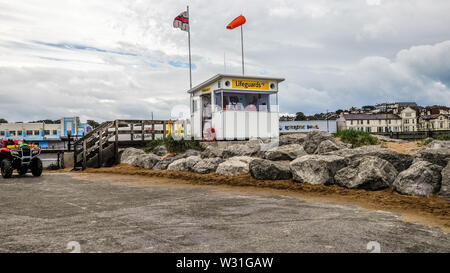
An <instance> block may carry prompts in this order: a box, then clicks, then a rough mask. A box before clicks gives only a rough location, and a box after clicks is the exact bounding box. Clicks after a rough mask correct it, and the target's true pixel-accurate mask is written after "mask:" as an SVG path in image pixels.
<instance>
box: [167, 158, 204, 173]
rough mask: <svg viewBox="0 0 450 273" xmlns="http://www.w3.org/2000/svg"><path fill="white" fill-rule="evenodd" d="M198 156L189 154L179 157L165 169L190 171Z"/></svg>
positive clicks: (197, 160) (198, 159)
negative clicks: (188, 155)
mask: <svg viewBox="0 0 450 273" xmlns="http://www.w3.org/2000/svg"><path fill="white" fill-rule="evenodd" d="M200 160H201V159H200V157H198V156H190V157H186V158H181V159H178V160H175V161H174V162H172V163H171V164H170V165H169V166H168V167H167V170H169V171H192V169H193V167H194V166H195V164H197V163H198V162H199V161H200Z"/></svg>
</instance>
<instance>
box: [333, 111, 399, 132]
mask: <svg viewBox="0 0 450 273" xmlns="http://www.w3.org/2000/svg"><path fill="white" fill-rule="evenodd" d="M345 129H353V130H358V131H365V132H368V133H385V132H402V131H403V125H402V118H401V117H400V116H398V115H395V114H390V113H386V114H384V113H383V114H369V113H367V114H366V113H363V114H343V115H341V117H340V118H339V120H338V130H345Z"/></svg>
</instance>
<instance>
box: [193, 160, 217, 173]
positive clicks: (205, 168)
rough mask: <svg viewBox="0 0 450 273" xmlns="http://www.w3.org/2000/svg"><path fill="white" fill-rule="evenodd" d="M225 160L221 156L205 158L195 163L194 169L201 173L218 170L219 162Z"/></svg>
mask: <svg viewBox="0 0 450 273" xmlns="http://www.w3.org/2000/svg"><path fill="white" fill-rule="evenodd" d="M223 161H224V160H223V159H222V158H220V157H213V158H205V159H202V160H201V161H199V162H198V163H197V164H195V166H194V167H193V168H192V171H193V172H196V173H201V174H206V173H212V172H215V171H216V169H217V167H218V166H219V164H220V163H222V162H223Z"/></svg>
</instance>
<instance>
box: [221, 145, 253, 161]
mask: <svg viewBox="0 0 450 273" xmlns="http://www.w3.org/2000/svg"><path fill="white" fill-rule="evenodd" d="M259 150H260V146H259V145H255V144H250V145H249V144H234V145H230V146H228V147H226V148H224V150H223V153H222V157H223V158H231V157H234V156H254V155H256V154H257V153H258V152H259Z"/></svg>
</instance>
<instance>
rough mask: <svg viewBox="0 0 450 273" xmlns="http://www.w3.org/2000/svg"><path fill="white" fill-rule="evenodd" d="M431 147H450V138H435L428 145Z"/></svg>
mask: <svg viewBox="0 0 450 273" xmlns="http://www.w3.org/2000/svg"><path fill="white" fill-rule="evenodd" d="M427 148H430V149H450V140H445V141H443V140H433V141H432V142H431V143H429V144H428V145H427Z"/></svg>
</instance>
